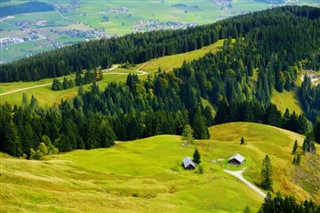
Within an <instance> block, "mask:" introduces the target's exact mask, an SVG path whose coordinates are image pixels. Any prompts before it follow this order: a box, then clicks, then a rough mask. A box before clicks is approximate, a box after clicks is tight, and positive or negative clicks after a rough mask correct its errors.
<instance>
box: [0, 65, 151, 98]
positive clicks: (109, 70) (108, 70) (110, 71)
mask: <svg viewBox="0 0 320 213" xmlns="http://www.w3.org/2000/svg"><path fill="white" fill-rule="evenodd" d="M144 65H145V64H143V65H142V66H140V67H139V68H138V69H137V70H135V71H136V72H139V74H137V75H146V74H148V73H147V72H144V71H141V70H140V69H141V68H142V67H143V66H144ZM118 67H119V65H113V66H112V67H111V68H109V69H107V70H105V71H104V72H103V75H111V74H112V75H129V73H119V72H112V70H114V69H117V68H118ZM49 85H52V83H46V84H40V85H36V86H32V87H25V88H20V89H15V90H12V91H9V92H4V93H1V94H0V96H5V95H10V94H12V93H16V92H21V91H25V90H30V89H34V88H38V87H45V86H49Z"/></svg>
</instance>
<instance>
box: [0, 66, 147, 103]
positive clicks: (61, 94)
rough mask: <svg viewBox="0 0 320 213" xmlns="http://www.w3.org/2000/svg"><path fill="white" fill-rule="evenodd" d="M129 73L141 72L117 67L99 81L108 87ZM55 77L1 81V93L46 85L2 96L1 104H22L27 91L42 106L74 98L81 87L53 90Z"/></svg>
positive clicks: (70, 77) (87, 88)
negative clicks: (26, 80)
mask: <svg viewBox="0 0 320 213" xmlns="http://www.w3.org/2000/svg"><path fill="white" fill-rule="evenodd" d="M129 73H134V74H139V72H136V71H133V70H126V69H120V68H117V69H115V70H113V71H112V72H111V73H106V74H104V78H103V80H102V81H99V82H98V85H100V88H101V90H102V89H104V88H105V87H106V85H107V84H109V83H110V82H125V80H126V79H127V75H128V74H129ZM65 77H66V78H67V79H74V78H75V75H74V74H72V75H68V76H65ZM141 77H142V76H141ZM63 78H64V77H59V78H57V79H59V80H63ZM52 80H53V79H42V80H40V81H35V82H14V83H0V94H1V93H5V92H11V91H15V90H17V89H23V88H29V87H33V86H38V85H44V84H50V85H44V86H42V87H37V88H33V89H28V90H23V91H19V92H15V93H12V94H8V95H4V96H0V104H1V103H5V102H8V103H10V104H12V105H14V104H18V105H19V104H21V100H22V96H23V93H25V94H26V95H27V96H28V97H29V98H30V97H31V96H32V95H33V96H34V97H36V98H37V100H38V101H39V104H40V105H41V106H46V105H47V106H52V105H54V104H57V103H60V102H61V99H63V100H65V99H68V98H73V97H74V96H75V95H76V94H77V91H78V89H79V87H74V88H71V89H67V90H61V91H52V90H51V83H52ZM83 88H84V89H85V90H89V88H90V84H88V85H84V86H83Z"/></svg>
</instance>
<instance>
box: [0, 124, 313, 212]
mask: <svg viewBox="0 0 320 213" xmlns="http://www.w3.org/2000/svg"><path fill="white" fill-rule="evenodd" d="M210 133H211V139H210V140H206V141H197V142H196V144H195V145H192V146H190V147H185V146H181V140H180V137H179V136H169V135H163V136H155V137H151V138H146V139H141V140H137V141H134V142H118V143H117V144H116V145H115V146H114V147H113V148H109V149H95V150H90V151H85V150H77V151H74V152H70V153H66V154H61V155H57V156H51V157H49V158H48V159H47V160H45V161H31V160H23V159H13V158H9V157H7V156H6V155H1V156H0V157H1V161H0V162H1V175H0V186H1V200H2V203H1V209H2V210H3V211H5V212H6V211H8V212H13V211H26V212H35V211H36V212H44V211H46V212H75V211H86V212H93V211H100V212H101V211H108V212H242V210H243V208H244V207H245V206H246V205H249V206H250V207H251V209H252V210H253V211H254V212H255V211H256V210H257V209H258V207H259V206H260V204H261V202H262V197H261V196H260V195H259V194H257V193H256V192H254V191H253V190H251V189H250V188H249V187H247V186H246V185H245V184H243V183H242V182H240V181H238V180H237V179H236V178H234V177H233V176H231V175H229V174H227V173H225V172H223V169H225V167H224V166H223V165H224V164H223V163H221V162H220V161H217V160H218V159H222V158H223V159H226V158H228V157H230V156H231V155H232V154H234V153H237V152H239V153H241V154H243V155H244V156H245V157H246V158H247V163H246V165H244V166H245V167H248V168H247V170H246V172H245V174H244V176H245V177H246V178H247V179H248V180H250V181H251V182H255V181H257V180H258V179H257V177H258V176H259V171H260V166H261V161H262V159H263V157H264V156H265V154H269V156H270V157H271V162H272V164H273V166H274V173H275V175H274V180H275V185H274V188H275V190H279V189H281V191H283V192H284V193H286V194H290V193H291V194H294V195H296V196H298V198H299V199H303V198H311V195H310V193H308V192H306V191H304V190H303V189H302V188H301V187H299V186H298V185H296V184H294V182H293V180H292V179H291V178H292V175H293V174H294V173H291V172H292V170H294V167H293V165H292V164H291V161H292V156H291V154H290V152H291V148H292V145H293V141H294V140H295V139H298V140H299V142H300V143H301V142H302V140H303V138H302V136H300V135H297V134H295V133H292V132H288V131H285V130H281V129H277V128H273V127H270V126H265V125H260V124H251V123H230V124H224V125H219V126H214V127H212V128H210ZM241 136H244V138H245V144H244V145H239V141H240V137H241ZM195 146H196V147H197V148H198V149H199V150H200V153H201V155H202V166H203V168H204V173H203V174H200V173H198V171H197V170H196V171H184V169H183V168H182V167H181V166H180V164H181V160H182V159H183V158H184V157H185V156H191V157H192V153H193V151H194V147H195ZM306 160H307V157H303V158H302V167H301V168H302V169H303V168H304V167H305V163H306ZM318 162H319V161H318ZM229 169H236V168H229ZM318 174H319V168H317V169H316V170H314V173H313V176H317V175H318ZM313 176H312V175H311V176H310V178H311V177H313ZM284 181H286V182H285V183H286V184H284ZM315 183H317V182H315ZM301 185H303V184H301ZM309 188H310V186H309Z"/></svg>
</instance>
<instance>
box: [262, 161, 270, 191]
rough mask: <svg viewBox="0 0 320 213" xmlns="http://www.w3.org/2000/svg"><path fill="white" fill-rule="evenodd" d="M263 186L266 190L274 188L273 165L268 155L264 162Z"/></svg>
mask: <svg viewBox="0 0 320 213" xmlns="http://www.w3.org/2000/svg"><path fill="white" fill-rule="evenodd" d="M261 187H262V188H263V189H266V190H271V189H272V165H271V162H270V158H269V156H268V155H266V156H265V158H264V160H263V162H262V168H261Z"/></svg>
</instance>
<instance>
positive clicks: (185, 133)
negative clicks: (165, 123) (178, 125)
mask: <svg viewBox="0 0 320 213" xmlns="http://www.w3.org/2000/svg"><path fill="white" fill-rule="evenodd" d="M181 139H182V141H183V142H186V144H187V145H190V144H191V143H193V141H194V137H193V129H192V128H191V126H190V125H189V124H187V125H185V126H184V128H183V130H182V136H181Z"/></svg>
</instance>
